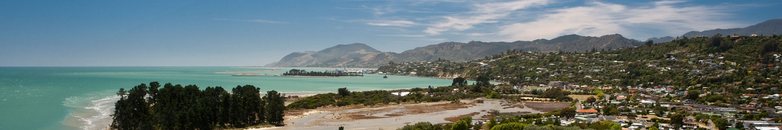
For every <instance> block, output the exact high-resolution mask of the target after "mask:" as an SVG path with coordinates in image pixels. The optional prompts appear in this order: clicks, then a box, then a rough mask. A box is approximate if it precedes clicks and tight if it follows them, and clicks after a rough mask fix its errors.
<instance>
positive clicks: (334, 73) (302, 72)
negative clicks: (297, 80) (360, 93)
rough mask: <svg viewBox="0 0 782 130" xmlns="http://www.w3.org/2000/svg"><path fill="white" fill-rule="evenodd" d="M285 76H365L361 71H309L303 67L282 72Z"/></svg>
mask: <svg viewBox="0 0 782 130" xmlns="http://www.w3.org/2000/svg"><path fill="white" fill-rule="evenodd" d="M282 75H283V76H364V74H361V73H359V72H344V71H323V72H318V71H307V70H302V69H291V70H289V71H288V72H285V73H282Z"/></svg>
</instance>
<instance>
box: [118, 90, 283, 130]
mask: <svg viewBox="0 0 782 130" xmlns="http://www.w3.org/2000/svg"><path fill="white" fill-rule="evenodd" d="M159 87H160V84H159V83H157V82H152V83H150V87H149V89H147V87H146V85H145V84H141V85H139V86H136V87H134V88H133V89H131V90H130V91H128V92H127V93H128V94H127V96H125V95H126V94H124V93H126V92H124V89H120V91H119V92H118V95H120V96H122V98H121V99H120V100H119V101H117V103H116V107H115V114H114V115H113V121H112V124H111V128H113V129H120V130H128V129H130V130H133V129H142V130H148V129H165V130H169V129H171V130H178V129H201V130H209V129H215V128H229V127H246V126H251V125H259V124H262V123H264V122H265V121H266V120H267V118H266V116H265V113H264V112H265V110H267V109H264V108H265V107H264V106H272V107H269V108H268V109H272V110H269V111H270V112H274V113H275V114H272V116H274V121H275V122H273V123H275V125H282V124H281V122H282V120H278V119H281V118H282V115H281V114H279V113H283V111H284V110H285V109H284V106H283V107H281V106H282V105H283V103H282V101H281V100H282V97H281V96H279V94H275V95H276V96H274V97H272V100H273V101H274V102H272V103H271V104H265V103H264V101H263V100H262V99H261V97H260V93H259V89H258V88H256V87H254V86H252V85H245V86H237V87H236V88H234V89H232V92H233V94H230V93H228V92H226V91H225V90H224V89H223V88H222V87H207V88H206V89H204V90H200V89H199V88H198V86H196V85H187V86H184V87H183V86H182V85H178V84H177V85H172V84H170V83H166V84H165V85H163V87H162V88H159ZM158 88H159V89H158ZM147 93H148V95H147ZM275 93H276V92H275ZM145 96H149V99H144V97H145ZM280 108H282V109H280Z"/></svg>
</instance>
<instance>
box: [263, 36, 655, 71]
mask: <svg viewBox="0 0 782 130" xmlns="http://www.w3.org/2000/svg"><path fill="white" fill-rule="evenodd" d="M638 45H640V42H639V41H636V40H632V39H628V38H625V37H623V36H622V35H619V34H611V35H604V36H600V37H593V36H580V35H575V34H571V35H564V36H560V37H557V38H553V39H551V40H548V39H537V40H533V41H513V42H484V41H470V42H467V43H462V42H442V43H438V44H432V45H426V46H422V47H416V48H413V49H410V50H405V51H402V52H401V53H395V52H382V51H378V50H377V49H374V48H372V47H370V46H369V45H366V44H363V43H352V44H339V45H336V46H333V47H329V48H326V49H323V50H320V51H305V52H294V53H291V54H288V55H286V56H284V57H283V58H282V59H280V61H278V62H275V63H272V64H268V65H267V66H275V67H377V66H381V65H384V64H386V63H388V62H406V61H432V60H438V59H445V60H452V61H467V60H473V59H477V58H483V57H486V56H491V55H496V54H500V53H502V52H505V51H507V50H511V49H513V50H523V51H543V52H557V51H565V52H583V51H590V50H592V49H619V48H629V47H635V46H638Z"/></svg>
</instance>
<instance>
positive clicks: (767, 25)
mask: <svg viewBox="0 0 782 130" xmlns="http://www.w3.org/2000/svg"><path fill="white" fill-rule="evenodd" d="M715 34H722V35H740V36H750V35H753V34H756V35H780V34H782V19H771V20H767V21H764V22H761V23H758V24H755V25H751V26H747V27H744V28H730V29H713V30H705V31H691V32H687V33H685V34H684V35H683V36H686V37H710V36H714V35H715ZM649 40H653V41H654V42H655V43H662V42H668V41H672V40H674V38H673V37H670V36H669V37H668V38H665V37H663V38H651V39H649Z"/></svg>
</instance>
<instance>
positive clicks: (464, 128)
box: [451, 117, 472, 130]
mask: <svg viewBox="0 0 782 130" xmlns="http://www.w3.org/2000/svg"><path fill="white" fill-rule="evenodd" d="M471 124H472V118H470V117H466V118H462V119H460V120H459V121H456V123H454V124H453V126H451V130H469V129H470V128H471V126H470V125H471Z"/></svg>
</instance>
